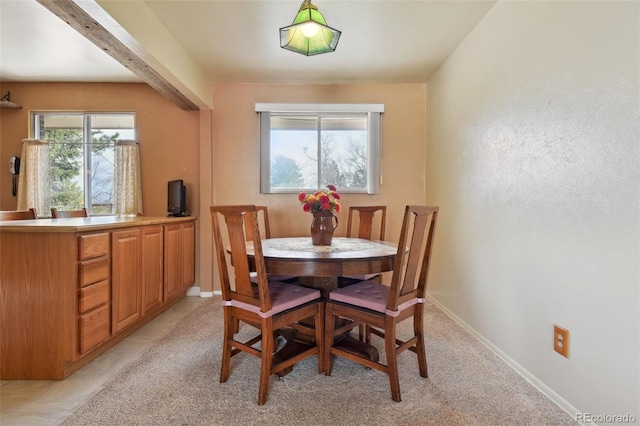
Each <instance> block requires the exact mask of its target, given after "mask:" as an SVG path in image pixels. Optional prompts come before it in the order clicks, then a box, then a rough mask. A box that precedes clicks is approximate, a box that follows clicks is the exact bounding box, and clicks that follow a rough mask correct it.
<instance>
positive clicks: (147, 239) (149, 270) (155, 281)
mask: <svg viewBox="0 0 640 426" xmlns="http://www.w3.org/2000/svg"><path fill="white" fill-rule="evenodd" d="M163 236H164V234H163V232H162V226H151V227H145V228H142V252H141V256H142V268H141V273H142V315H144V314H145V313H146V312H148V311H151V310H153V309H155V308H157V307H158V306H160V305H162V300H163V298H162V297H163V287H162V283H163V275H164V272H163V269H164V266H163V265H164V263H163V260H164V253H163V250H162V247H163V244H164V242H163Z"/></svg>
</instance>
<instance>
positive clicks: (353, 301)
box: [329, 281, 424, 317]
mask: <svg viewBox="0 0 640 426" xmlns="http://www.w3.org/2000/svg"><path fill="white" fill-rule="evenodd" d="M388 297H389V287H388V286H386V285H382V284H377V283H374V282H371V281H362V282H359V283H357V284H353V285H350V286H348V287H344V288H340V289H338V290H334V291H332V292H331V293H329V300H334V301H336V302H342V303H348V304H350V305H354V306H358V307H360V308H365V309H370V310H372V311H376V312H380V313H383V314H386V315H390V316H392V317H396V316H398V315H399V314H400V312H401V311H403V310H404V309H406V308H408V307H410V306H413V305H415V304H417V303H423V302H424V299H421V298H417V297H415V298H413V299H411V300H408V301H407V302H405V303H402V304H401V305H399V306H398V310H397V311H390V310H388V309H387V298H388Z"/></svg>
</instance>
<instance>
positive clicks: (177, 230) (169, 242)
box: [164, 222, 195, 300]
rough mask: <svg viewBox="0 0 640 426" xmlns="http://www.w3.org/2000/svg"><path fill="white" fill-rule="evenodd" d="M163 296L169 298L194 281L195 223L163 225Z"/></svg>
mask: <svg viewBox="0 0 640 426" xmlns="http://www.w3.org/2000/svg"><path fill="white" fill-rule="evenodd" d="M164 254H165V261H164V278H165V280H164V285H165V287H164V296H165V297H164V298H165V300H169V299H171V298H173V297H175V296H176V295H178V294H181V292H183V291H185V290H186V289H188V288H189V287H191V286H192V285H193V283H194V281H195V225H194V223H193V222H188V223H176V224H172V225H165V226H164Z"/></svg>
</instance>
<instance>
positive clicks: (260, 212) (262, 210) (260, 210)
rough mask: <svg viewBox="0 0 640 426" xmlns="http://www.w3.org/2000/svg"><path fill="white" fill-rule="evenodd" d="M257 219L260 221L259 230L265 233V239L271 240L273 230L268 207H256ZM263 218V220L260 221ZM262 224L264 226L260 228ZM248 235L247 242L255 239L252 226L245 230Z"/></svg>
mask: <svg viewBox="0 0 640 426" xmlns="http://www.w3.org/2000/svg"><path fill="white" fill-rule="evenodd" d="M256 217H257V220H258V228H260V229H261V231H262V232H263V233H264V234H262V235H264V238H271V228H270V225H269V211H268V209H267V206H256ZM260 218H262V220H260ZM261 224H262V226H260V225H261ZM244 231H245V233H246V238H247V241H251V240H252V239H253V228H252V227H251V226H250V227H248V229H245V230H244Z"/></svg>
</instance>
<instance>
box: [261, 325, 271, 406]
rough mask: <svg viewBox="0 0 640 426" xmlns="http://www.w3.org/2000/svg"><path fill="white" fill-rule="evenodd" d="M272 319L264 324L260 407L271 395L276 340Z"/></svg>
mask: <svg viewBox="0 0 640 426" xmlns="http://www.w3.org/2000/svg"><path fill="white" fill-rule="evenodd" d="M268 322H271V318H267V319H266V320H264V321H263V324H262V348H261V355H260V386H259V388H258V405H263V404H264V403H265V402H267V398H268V395H269V379H270V378H271V366H272V359H273V349H274V338H273V331H272V330H273V328H272V327H271V326H270V324H267V323H268Z"/></svg>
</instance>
